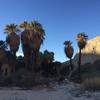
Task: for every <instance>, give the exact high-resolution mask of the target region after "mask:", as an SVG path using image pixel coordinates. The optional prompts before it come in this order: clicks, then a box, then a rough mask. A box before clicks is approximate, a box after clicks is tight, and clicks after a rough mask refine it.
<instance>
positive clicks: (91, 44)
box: [73, 36, 100, 66]
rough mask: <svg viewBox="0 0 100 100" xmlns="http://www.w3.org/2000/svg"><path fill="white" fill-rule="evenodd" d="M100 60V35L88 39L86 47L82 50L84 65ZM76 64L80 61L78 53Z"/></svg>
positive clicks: (75, 58)
mask: <svg viewBox="0 0 100 100" xmlns="http://www.w3.org/2000/svg"><path fill="white" fill-rule="evenodd" d="M96 60H100V36H97V37H95V38H93V39H91V40H88V42H87V45H86V47H85V48H84V49H83V50H82V65H84V64H86V63H91V64H92V63H94V62H95V61H96ZM73 62H74V65H76V66H77V63H78V53H77V54H76V55H75V57H74V61H73Z"/></svg>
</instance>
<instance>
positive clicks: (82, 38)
mask: <svg viewBox="0 0 100 100" xmlns="http://www.w3.org/2000/svg"><path fill="white" fill-rule="evenodd" d="M76 39H77V44H78V47H79V60H78V69H79V75H80V66H81V50H82V49H83V48H85V46H86V43H87V39H88V36H87V35H86V34H85V32H80V33H78V34H77V37H76Z"/></svg>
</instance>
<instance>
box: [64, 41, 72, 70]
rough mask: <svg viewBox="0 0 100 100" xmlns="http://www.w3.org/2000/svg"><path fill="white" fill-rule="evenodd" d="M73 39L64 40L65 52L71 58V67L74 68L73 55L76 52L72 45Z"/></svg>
mask: <svg viewBox="0 0 100 100" xmlns="http://www.w3.org/2000/svg"><path fill="white" fill-rule="evenodd" d="M71 44H72V43H71V41H65V42H64V45H65V47H64V52H65V54H66V56H67V57H68V58H69V59H70V67H71V68H70V69H71V70H73V65H72V56H73V53H74V49H73V47H72V46H71Z"/></svg>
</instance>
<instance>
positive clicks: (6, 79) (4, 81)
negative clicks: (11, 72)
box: [0, 76, 13, 86]
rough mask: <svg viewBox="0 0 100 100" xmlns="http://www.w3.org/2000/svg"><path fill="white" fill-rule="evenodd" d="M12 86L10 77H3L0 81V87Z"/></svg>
mask: <svg viewBox="0 0 100 100" xmlns="http://www.w3.org/2000/svg"><path fill="white" fill-rule="evenodd" d="M12 85H13V80H12V77H11V76H6V77H3V78H2V79H1V80H0V86H12Z"/></svg>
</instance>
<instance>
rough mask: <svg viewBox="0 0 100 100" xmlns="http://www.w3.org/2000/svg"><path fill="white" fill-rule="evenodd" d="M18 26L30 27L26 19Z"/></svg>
mask: <svg viewBox="0 0 100 100" xmlns="http://www.w3.org/2000/svg"><path fill="white" fill-rule="evenodd" d="M19 27H20V28H22V29H25V30H26V29H30V23H28V22H27V21H24V22H23V23H21V24H20V25H19Z"/></svg>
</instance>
